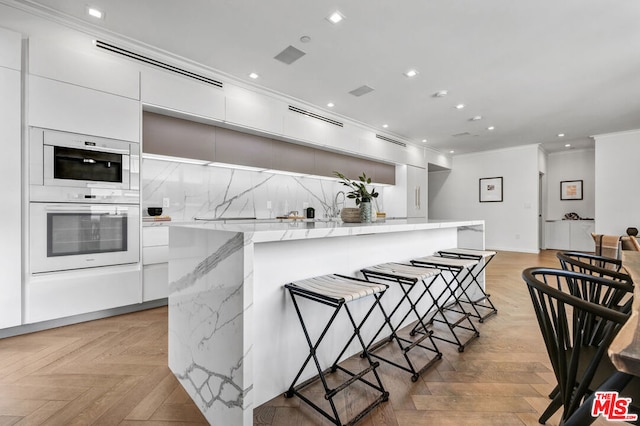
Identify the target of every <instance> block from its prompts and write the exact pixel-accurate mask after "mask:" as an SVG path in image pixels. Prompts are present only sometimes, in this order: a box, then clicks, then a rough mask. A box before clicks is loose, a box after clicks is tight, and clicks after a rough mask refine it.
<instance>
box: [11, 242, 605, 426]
mask: <svg viewBox="0 0 640 426" xmlns="http://www.w3.org/2000/svg"><path fill="white" fill-rule="evenodd" d="M536 265H541V266H556V265H557V261H556V260H555V252H551V251H544V252H542V253H541V254H540V255H535V254H523V253H511V252H500V253H499V254H498V256H497V257H496V258H495V259H494V261H493V262H492V263H491V264H490V266H489V268H488V273H487V282H488V285H487V287H488V290H489V292H490V293H491V298H492V300H493V302H494V304H495V305H496V306H497V307H498V310H499V314H498V315H497V316H494V317H491V318H490V319H488V320H487V321H485V322H484V323H483V324H480V325H479V326H478V328H479V331H480V333H481V336H480V338H479V339H477V340H475V341H474V342H473V343H471V344H470V346H469V347H467V348H466V349H465V351H464V352H463V353H459V352H458V351H457V349H456V347H454V346H453V345H449V344H446V343H439V346H440V348H441V350H442V351H443V352H444V357H443V359H442V360H441V361H439V362H438V363H437V365H436V366H434V368H432V369H431V370H430V371H428V372H426V373H425V374H424V375H423V376H421V377H420V378H419V379H418V381H417V382H416V383H412V382H411V381H410V380H409V375H408V374H407V373H404V372H401V371H399V370H397V369H395V368H393V367H390V366H388V365H387V364H384V363H383V364H382V366H381V367H380V369H379V370H380V371H381V374H382V380H383V381H384V383H385V386H386V387H387V389H388V390H389V391H390V392H391V397H390V400H389V402H387V403H386V404H383V405H382V406H380V407H378V408H377V409H376V410H375V411H374V412H373V413H372V414H370V415H369V416H368V417H366V418H365V419H364V420H363V421H362V422H361V423H359V424H361V425H363V426H365V425H366V426H374V425H375V426H383V425H384V426H386V425H389V426H393V425H398V426H413V425H474V426H475V425H536V424H538V423H537V418H538V416H539V415H540V413H541V412H542V411H543V410H544V408H545V407H546V405H547V403H548V401H549V400H548V399H547V397H546V395H547V394H548V393H549V391H550V390H551V389H552V388H553V384H554V378H553V373H552V372H551V370H550V364H549V362H548V359H547V355H546V352H545V348H544V345H543V342H542V339H541V337H540V331H539V330H538V325H537V322H536V320H535V317H534V314H533V310H532V308H531V306H530V305H531V302H530V300H529V296H528V293H527V292H526V286H525V285H524V283H523V282H522V280H521V278H520V273H521V271H522V269H524V268H525V267H528V266H536ZM359 362H360V360H359V359H358V358H355V359H350V360H348V361H347V363H359ZM357 391H358V390H357V389H355V390H354V391H353V392H352V391H345V392H343V394H344V400H343V402H342V404H343V408H344V409H345V410H346V411H347V412H349V411H350V404H351V402H350V401H351V400H357V399H358V397H357ZM254 412H255V415H254V419H255V421H254V423H255V424H256V425H272V426H285V425H296V426H298V425H303V426H304V425H329V424H330V423H329V422H328V421H326V420H325V419H324V418H322V417H321V416H319V415H318V414H317V413H315V412H314V411H313V410H311V409H309V407H307V406H306V405H305V404H300V401H299V400H298V399H297V398H293V399H285V398H283V397H278V398H275V399H273V400H271V401H269V402H268V403H266V404H264V405H262V406H260V407H257V408H256V409H255V410H254ZM557 423H558V418H557V415H556V416H555V417H553V418H552V419H551V420H550V421H549V422H548V423H547V424H550V425H555V424H557ZM14 424H16V425H93V424H95V425H126V426H131V425H160V426H161V425H177V424H182V425H195V424H206V421H205V420H204V418H203V417H202V415H201V414H200V412H199V411H198V409H197V407H196V406H195V404H193V402H192V401H191V400H190V399H189V397H188V396H187V395H186V393H185V392H184V391H183V390H182V388H181V386H180V385H179V383H178V382H177V380H176V379H175V378H174V376H173V374H172V373H171V372H170V371H169V369H168V367H167V309H166V307H165V308H158V309H153V310H148V311H144V312H139V313H134V314H128V315H122V316H117V317H112V318H107V319H103V320H98V321H92V322H87V323H83V324H77V325H72V326H68V327H62V328H58V329H52V330H47V331H43V332H38V333H32V334H28V335H23V336H16V337H11V338H6V339H1V340H0V426H3V425H14ZM596 424H606V422H604V421H602V420H598V422H597V423H596ZM222 426H234V425H222Z"/></svg>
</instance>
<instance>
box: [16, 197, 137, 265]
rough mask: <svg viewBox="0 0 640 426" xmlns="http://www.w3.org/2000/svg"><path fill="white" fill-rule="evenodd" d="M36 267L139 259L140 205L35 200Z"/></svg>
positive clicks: (32, 256) (33, 238) (33, 239)
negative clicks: (39, 201)
mask: <svg viewBox="0 0 640 426" xmlns="http://www.w3.org/2000/svg"><path fill="white" fill-rule="evenodd" d="M29 208H30V212H29V216H30V217H29V225H30V226H29V243H30V268H29V269H30V271H31V272H32V273H43V272H53V271H63V270H71V269H80V268H91V267H96V266H108V265H122V264H127V263H137V262H138V261H139V259H140V207H139V206H137V205H122V204H78V203H30V205H29Z"/></svg>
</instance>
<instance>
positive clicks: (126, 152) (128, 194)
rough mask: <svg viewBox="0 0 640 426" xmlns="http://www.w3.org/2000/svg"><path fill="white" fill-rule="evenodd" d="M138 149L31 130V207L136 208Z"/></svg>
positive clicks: (125, 143) (113, 141)
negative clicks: (58, 204)
mask: <svg viewBox="0 0 640 426" xmlns="http://www.w3.org/2000/svg"><path fill="white" fill-rule="evenodd" d="M139 165H140V146H139V144H138V143H135V142H128V141H123V140H116V139H109V138H102V137H97V136H89V135H80V134H77V133H69V132H61V131H57V130H49V129H41V128H35V127H34V128H31V129H30V135H29V184H30V185H29V191H30V195H29V198H30V201H42V202H47V201H50V202H80V203H82V202H96V203H137V202H138V201H139V192H140V173H139Z"/></svg>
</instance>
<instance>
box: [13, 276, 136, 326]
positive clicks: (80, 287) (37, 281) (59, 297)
mask: <svg viewBox="0 0 640 426" xmlns="http://www.w3.org/2000/svg"><path fill="white" fill-rule="evenodd" d="M28 280H29V281H28V282H27V283H26V285H25V323H33V322H39V321H48V320H53V319H57V318H64V317H70V316H73V315H80V314H86V313H90V312H98V311H102V310H105V309H111V308H118V307H121V306H127V305H134V304H137V303H140V301H141V295H140V265H139V264H133V265H123V266H107V267H102V268H86V269H78V270H75V271H65V272H56V273H50V274H38V275H31V276H30V277H29V279H28Z"/></svg>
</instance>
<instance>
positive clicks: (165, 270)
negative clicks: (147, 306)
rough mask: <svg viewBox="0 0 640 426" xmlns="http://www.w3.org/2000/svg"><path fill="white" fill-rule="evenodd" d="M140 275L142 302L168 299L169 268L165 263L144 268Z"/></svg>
mask: <svg viewBox="0 0 640 426" xmlns="http://www.w3.org/2000/svg"><path fill="white" fill-rule="evenodd" d="M142 273H143V279H142V283H143V287H142V300H143V301H144V302H147V301H149V300H156V299H163V298H165V297H169V267H168V265H167V264H166V263H160V264H157V265H149V266H145V267H144V268H143V270H142Z"/></svg>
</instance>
